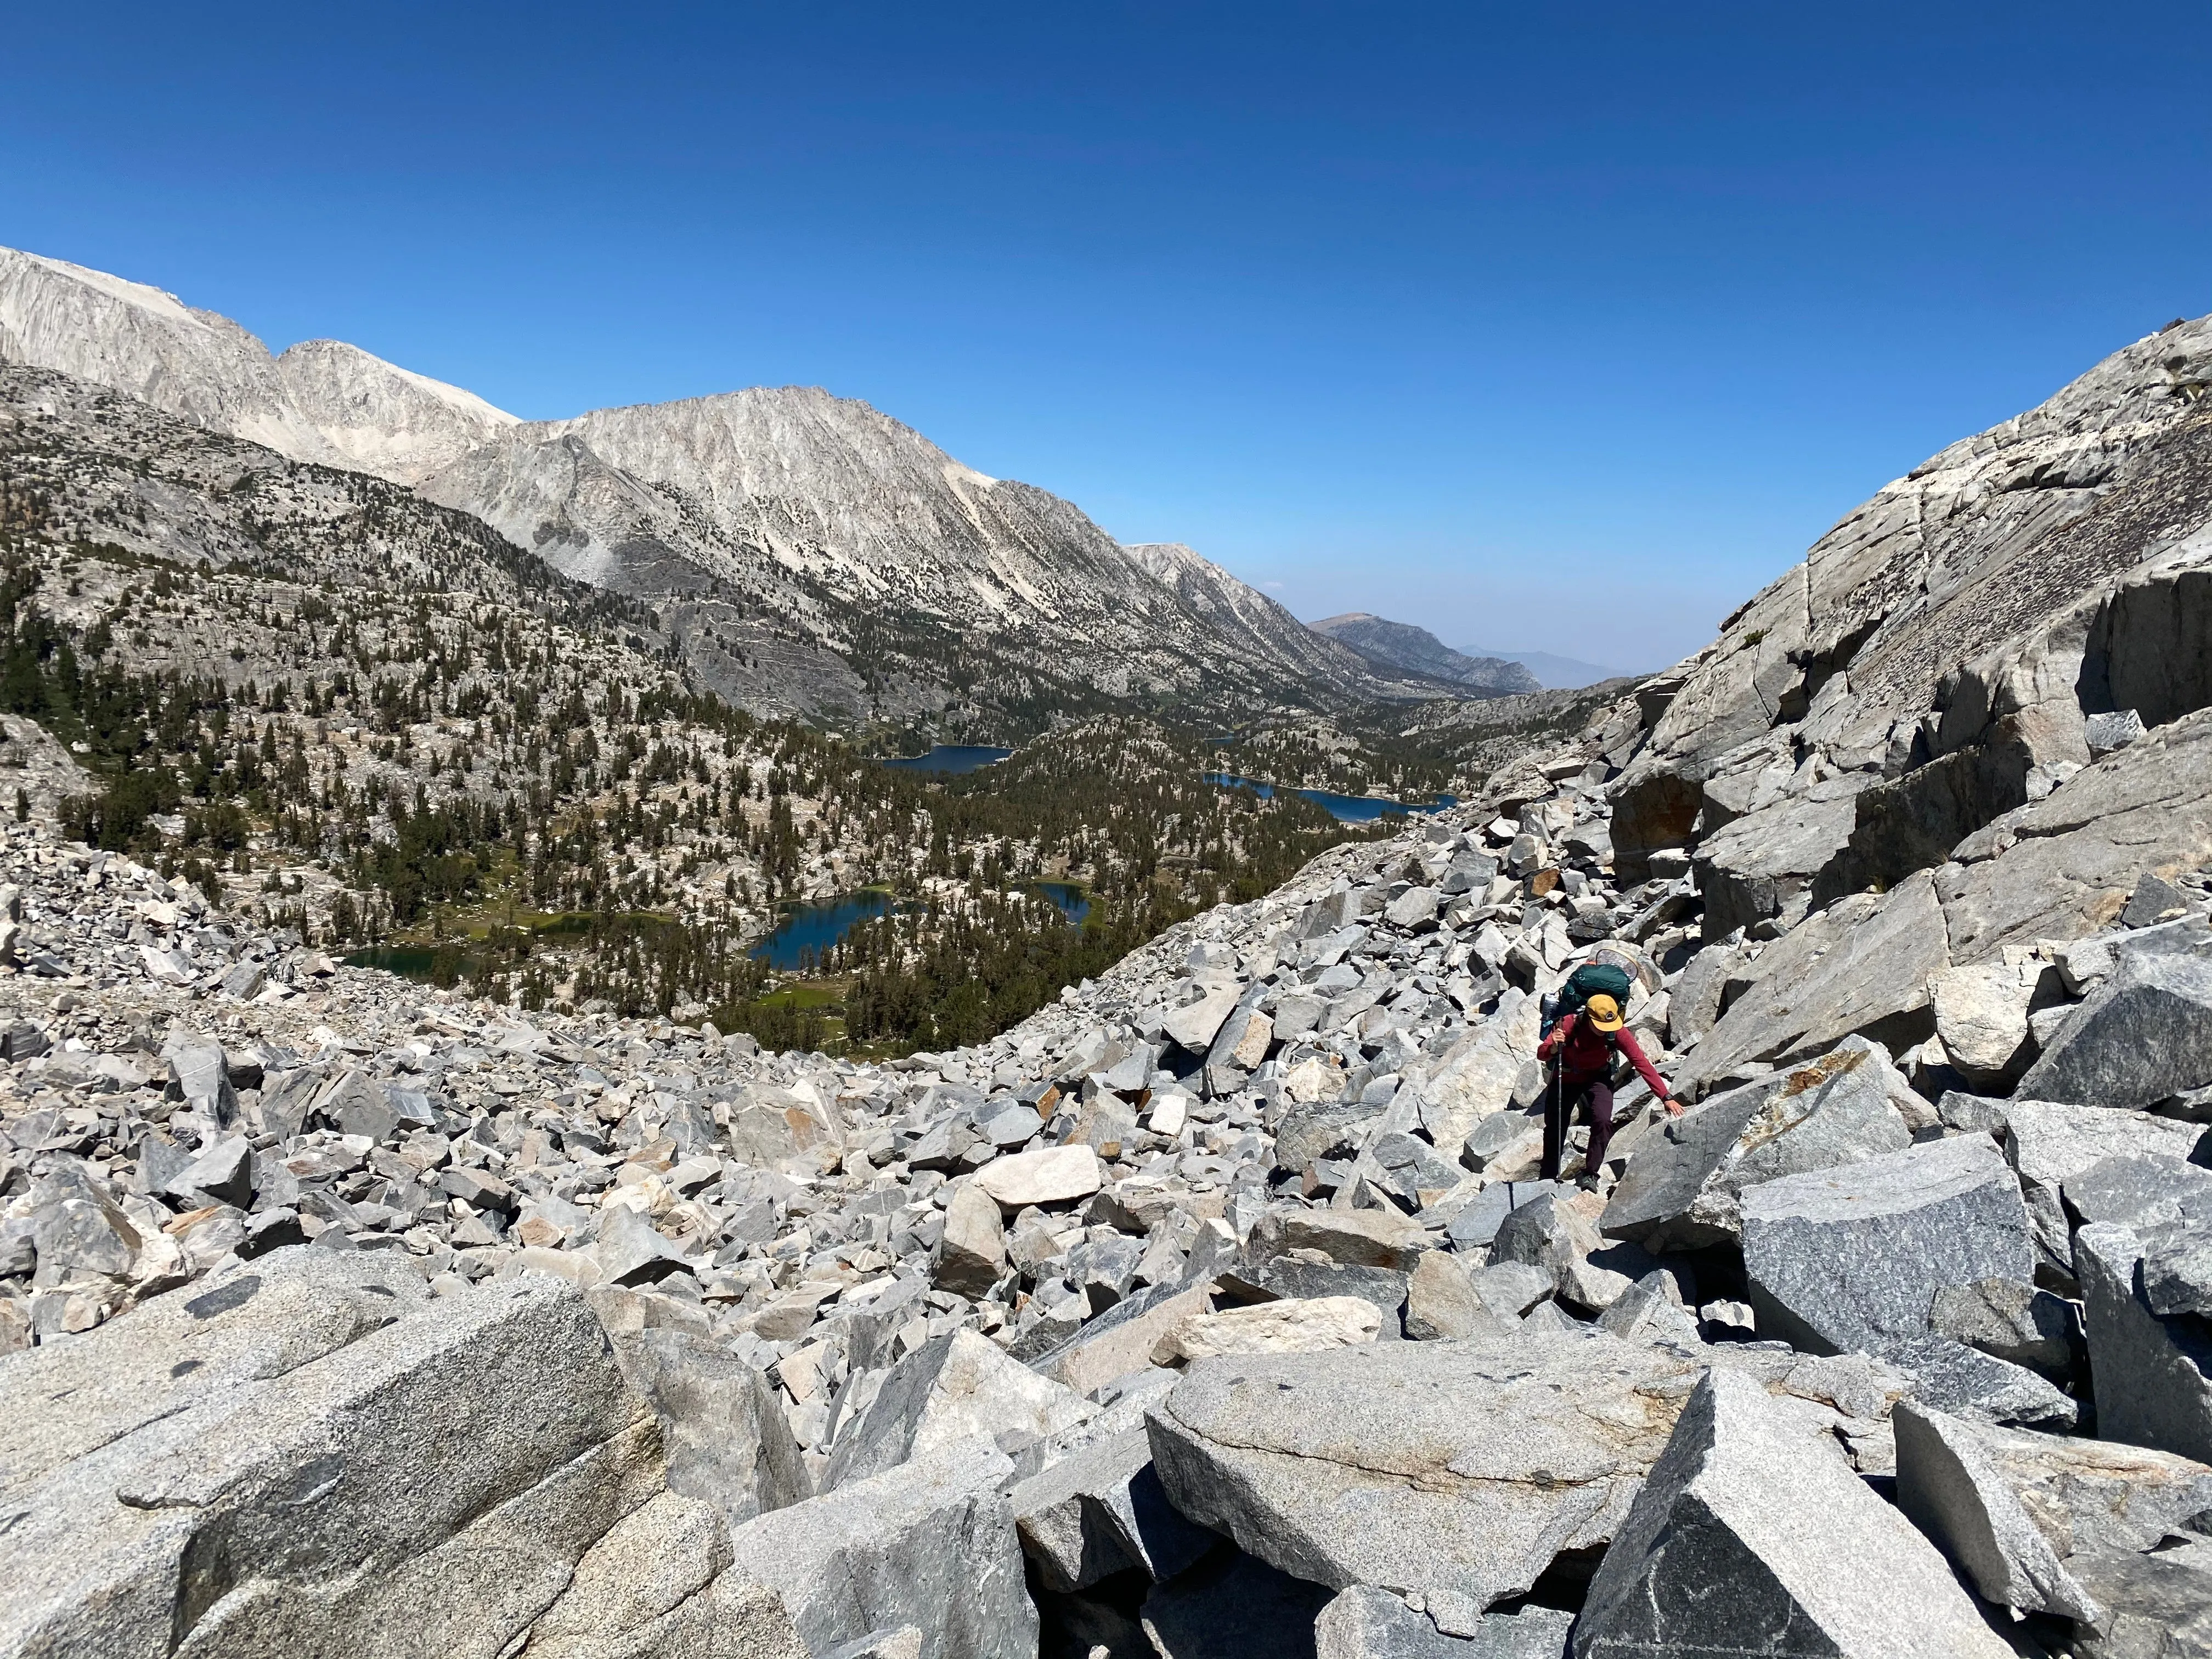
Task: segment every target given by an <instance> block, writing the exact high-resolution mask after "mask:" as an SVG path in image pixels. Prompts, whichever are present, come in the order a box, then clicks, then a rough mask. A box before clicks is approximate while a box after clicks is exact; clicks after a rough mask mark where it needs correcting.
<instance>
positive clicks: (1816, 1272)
mask: <svg viewBox="0 0 2212 1659" xmlns="http://www.w3.org/2000/svg"><path fill="white" fill-rule="evenodd" d="M1743 1217H1744V1223H1743V1259H1744V1270H1745V1272H1746V1273H1747V1276H1748V1278H1749V1279H1750V1284H1751V1302H1752V1305H1753V1307H1754V1308H1755V1309H1757V1310H1758V1313H1759V1329H1760V1330H1761V1331H1762V1332H1766V1331H1771V1332H1772V1333H1773V1334H1777V1335H1780V1336H1783V1337H1784V1338H1785V1339H1786V1340H1788V1341H1790V1344H1791V1345H1792V1346H1796V1347H1798V1348H1802V1349H1804V1350H1806V1351H1807V1352H1814V1353H1838V1352H1847V1351H1849V1350H1850V1349H1852V1348H1871V1349H1877V1350H1878V1349H1880V1348H1881V1346H1883V1345H1884V1344H1885V1343H1887V1342H1890V1341H1893V1340H1899V1339H1902V1338H1906V1337H1913V1336H1920V1335H1924V1334H1926V1333H1927V1331H1928V1329H1929V1317H1930V1315H1931V1312H1932V1310H1933V1306H1934V1303H1935V1298H1936V1292H1937V1291H1940V1290H1942V1289H1944V1288H1945V1287H1947V1286H1950V1285H1971V1284H1973V1283H1975V1282H1976V1281H1978V1280H1980V1279H2025V1278H2027V1276H2028V1274H2029V1273H2030V1271H2031V1270H2032V1267H2033V1262H2032V1260H2031V1256H2030V1253H2029V1248H2028V1233H2027V1211H2026V1209H2025V1208H2024V1207H2023V1206H2022V1204H2021V1196H2020V1188H2019V1187H2018V1186H2017V1185H2016V1184H2015V1182H2014V1180H2013V1176H2012V1171H2011V1170H2010V1169H2009V1168H2008V1167H2007V1165H2006V1164H2005V1161H2004V1159H2003V1158H2002V1155H2000V1154H1999V1152H1997V1149H1996V1146H1994V1145H1993V1144H1992V1143H1990V1141H1989V1140H1987V1139H1984V1138H1982V1137H1979V1136H1961V1137H1959V1138H1957V1139H1947V1140H1937V1141H1931V1142H1929V1143H1928V1144H1926V1145H1924V1146H1913V1147H1909V1148H1907V1149H1906V1150H1905V1151H1903V1152H1891V1153H1887V1154H1886V1155H1884V1156H1882V1157H1880V1158H1870V1159H1868V1160H1867V1161H1865V1162H1863V1163H1859V1164H1850V1165H1847V1166H1845V1167H1844V1168H1841V1169H1837V1170H1822V1171H1817V1172H1814V1173H1812V1174H1808V1175H1797V1176H1784V1177H1783V1178H1782V1179H1781V1180H1778V1181H1771V1182H1767V1183H1765V1185H1764V1186H1759V1187H1753V1188H1750V1189H1749V1190H1748V1191H1747V1192H1746V1193H1745V1194H1743Z"/></svg>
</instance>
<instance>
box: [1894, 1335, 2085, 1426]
mask: <svg viewBox="0 0 2212 1659" xmlns="http://www.w3.org/2000/svg"><path fill="white" fill-rule="evenodd" d="M1881 1357H1882V1358H1884V1359H1885V1360H1887V1361H1888V1362H1889V1363H1890V1364H1893V1365H1896V1366H1898V1367H1899V1368H1901V1369H1902V1370H1905V1371H1908V1372H1910V1373H1911V1376H1912V1379H1913V1392H1914V1394H1915V1395H1917V1396H1918V1397H1919V1398H1920V1399H1922V1400H1923V1401H1926V1402H1927V1403H1928V1404H1929V1405H1930V1406H1933V1407H1936V1409H1938V1410H1939V1411H1946V1412H1949V1413H1952V1414H1953V1415H1954V1416H1958V1417H1964V1418H1970V1419H1972V1420H1973V1421H1975V1422H1978V1423H2011V1424H2019V1425H2023V1426H2025V1427H2027V1428H2032V1429H2044V1430H2048V1431H2051V1432H2053V1433H2063V1432H2064V1431H2067V1430H2069V1429H2071V1428H2073V1426H2074V1425H2075V1422H2076V1421H2077V1420H2078V1419H2079V1416H2080V1413H2081V1407H2079V1406H2078V1405H2077V1404H2076V1403H2075V1401H2073V1400H2071V1399H2069V1397H2068V1396H2067V1395H2063V1394H2062V1393H2060V1392H2059V1391H2058V1389H2056V1388H2054V1387H2052V1386H2051V1383H2050V1382H2049V1381H2048V1380H2047V1379H2046V1378H2044V1377H2041V1376H2037V1375H2036V1374H2035V1373H2034V1372H2033V1371H2031V1370H2027V1369H2026V1368H2024V1367H2022V1366H2019V1365H2015V1364H2008V1362H2006V1361H2004V1360H2002V1359H1999V1358H1996V1357H1994V1356H1993V1355H1990V1354H1986V1353H1983V1352H1980V1351H1979V1350H1978V1349H1974V1348H1969V1347H1967V1346H1966V1345H1965V1344H1963V1343H1960V1342H1954V1341H1952V1340H1951V1339H1950V1338H1948V1337H1946V1336H1913V1337H1903V1338H1898V1339H1895V1340H1891V1341H1890V1342H1888V1343H1887V1344H1885V1345H1884V1346H1883V1347H1882V1350H1881Z"/></svg>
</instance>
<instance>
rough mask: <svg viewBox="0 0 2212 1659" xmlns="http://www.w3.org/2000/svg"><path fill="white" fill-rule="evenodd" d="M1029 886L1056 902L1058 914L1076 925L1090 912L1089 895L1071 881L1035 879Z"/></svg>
mask: <svg viewBox="0 0 2212 1659" xmlns="http://www.w3.org/2000/svg"><path fill="white" fill-rule="evenodd" d="M1030 887H1031V889H1032V890H1035V891H1036V892H1040V893H1042V894H1043V895H1044V896H1046V897H1047V898H1048V899H1050V900H1051V901H1052V902H1054V904H1057V905H1058V906H1059V907H1060V915H1063V916H1066V918H1067V919H1068V920H1069V921H1072V922H1073V923H1075V924H1076V925H1077V926H1078V927H1081V926H1082V924H1083V919H1084V917H1085V916H1087V915H1090V914H1091V896H1090V895H1089V894H1088V893H1085V891H1084V890H1083V889H1082V888H1080V887H1079V886H1077V885H1076V884H1074V883H1073V882H1072V881H1035V882H1031V883H1030Z"/></svg>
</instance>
